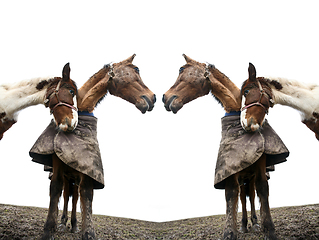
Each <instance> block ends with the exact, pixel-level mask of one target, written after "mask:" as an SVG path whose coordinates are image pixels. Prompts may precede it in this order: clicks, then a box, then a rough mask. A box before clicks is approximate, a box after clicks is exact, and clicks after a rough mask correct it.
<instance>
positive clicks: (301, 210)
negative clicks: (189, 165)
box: [0, 204, 319, 240]
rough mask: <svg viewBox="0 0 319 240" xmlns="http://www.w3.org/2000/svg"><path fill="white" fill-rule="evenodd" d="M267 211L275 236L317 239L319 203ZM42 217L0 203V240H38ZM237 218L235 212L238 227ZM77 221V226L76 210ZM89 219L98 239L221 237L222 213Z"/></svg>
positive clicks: (66, 235)
mask: <svg viewBox="0 0 319 240" xmlns="http://www.w3.org/2000/svg"><path fill="white" fill-rule="evenodd" d="M257 214H258V215H259V212H257ZM271 214H272V217H273V221H274V224H275V227H276V233H277V235H278V237H279V239H291V240H295V239H307V240H309V239H319V204H315V205H307V206H297V207H282V208H273V209H271ZM69 215H70V214H69ZM46 217H47V209H44V208H36V207H23V206H12V205H3V204H0V239H10V240H11V239H38V238H39V237H40V236H41V233H42V230H43V226H44V222H45V220H46ZM60 217H61V212H60V215H59V218H60ZM240 218H241V214H238V226H239V224H240ZM259 219H260V218H259ZM78 221H79V226H81V214H80V213H78ZM93 222H94V227H95V231H96V235H97V238H98V239H166V240H167V239H221V238H222V233H223V228H224V225H225V215H218V216H210V217H200V218H192V219H184V220H179V221H171V222H163V223H155V222H147V221H140V220H134V219H128V218H118V217H108V216H102V215H94V216H93ZM262 236H263V235H262V233H261V232H257V233H252V232H249V233H246V234H241V233H240V234H239V239H263V237H262ZM80 238H81V234H80V233H70V231H68V232H62V231H59V230H58V231H57V233H56V235H55V239H80Z"/></svg>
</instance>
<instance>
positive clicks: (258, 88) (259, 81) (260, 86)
mask: <svg viewBox="0 0 319 240" xmlns="http://www.w3.org/2000/svg"><path fill="white" fill-rule="evenodd" d="M248 73H249V78H248V79H247V80H246V81H245V82H244V83H243V85H242V88H241V95H242V108H241V115H240V122H241V125H242V127H243V128H244V129H245V130H246V131H251V132H254V131H257V130H258V129H259V128H260V127H261V126H262V125H263V123H264V121H265V116H266V114H268V110H269V108H270V107H273V105H274V101H273V93H272V90H271V88H270V87H269V85H268V84H267V79H265V78H263V77H258V78H256V68H255V66H254V65H253V64H251V63H249V67H248Z"/></svg>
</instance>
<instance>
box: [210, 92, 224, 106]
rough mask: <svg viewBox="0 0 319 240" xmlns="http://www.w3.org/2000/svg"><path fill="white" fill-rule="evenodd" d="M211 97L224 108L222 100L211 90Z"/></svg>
mask: <svg viewBox="0 0 319 240" xmlns="http://www.w3.org/2000/svg"><path fill="white" fill-rule="evenodd" d="M211 94H212V96H213V98H214V99H215V100H216V101H217V103H218V104H220V105H221V106H222V108H224V104H223V103H222V101H220V99H219V98H218V97H216V96H215V95H214V94H213V93H212V92H211Z"/></svg>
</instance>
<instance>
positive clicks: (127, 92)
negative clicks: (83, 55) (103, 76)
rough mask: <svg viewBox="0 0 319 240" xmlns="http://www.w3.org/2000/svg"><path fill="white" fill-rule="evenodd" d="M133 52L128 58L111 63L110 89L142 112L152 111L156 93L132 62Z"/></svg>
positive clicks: (113, 93)
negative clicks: (151, 89) (146, 83)
mask: <svg viewBox="0 0 319 240" xmlns="http://www.w3.org/2000/svg"><path fill="white" fill-rule="evenodd" d="M134 57H135V54H133V55H132V56H131V57H129V58H128V59H126V60H124V61H122V62H119V63H113V64H112V65H109V72H108V75H109V76H110V77H109V81H108V91H109V92H110V94H112V95H114V96H117V97H121V98H123V99H125V100H127V101H128V102H130V103H132V104H134V105H135V106H136V107H137V108H138V109H139V110H140V111H141V112H142V113H145V112H146V111H152V109H153V108H154V103H155V102H156V96H155V94H154V93H153V92H152V91H150V90H149V89H148V87H147V86H146V85H145V84H144V83H143V81H142V79H141V76H140V73H139V68H138V67H137V66H135V65H133V64H132V61H133V59H134Z"/></svg>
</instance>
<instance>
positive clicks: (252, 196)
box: [249, 176, 260, 232]
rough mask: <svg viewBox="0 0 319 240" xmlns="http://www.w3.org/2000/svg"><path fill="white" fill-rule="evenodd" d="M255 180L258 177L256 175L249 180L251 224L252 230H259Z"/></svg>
mask: <svg viewBox="0 0 319 240" xmlns="http://www.w3.org/2000/svg"><path fill="white" fill-rule="evenodd" d="M255 181H256V177H255V176H254V177H253V178H252V179H251V180H250V182H249V201H250V209H251V224H252V227H251V229H252V231H253V232H258V231H259V230H260V226H259V225H258V223H257V215H256V208H255V190H256V188H255Z"/></svg>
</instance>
